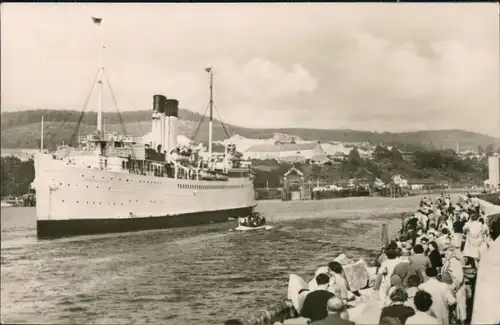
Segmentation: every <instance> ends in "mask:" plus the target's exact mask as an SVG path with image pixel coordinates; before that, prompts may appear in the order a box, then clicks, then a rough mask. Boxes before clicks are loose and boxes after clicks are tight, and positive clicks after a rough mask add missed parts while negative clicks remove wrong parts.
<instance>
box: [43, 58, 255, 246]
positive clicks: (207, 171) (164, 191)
mask: <svg viewBox="0 0 500 325" xmlns="http://www.w3.org/2000/svg"><path fill="white" fill-rule="evenodd" d="M207 72H209V74H210V121H209V123H210V128H209V130H210V132H209V148H208V152H206V153H205V155H203V152H199V151H198V150H197V149H196V148H195V147H186V146H184V147H179V146H178V145H177V133H178V122H179V120H178V111H179V109H178V107H179V106H178V105H179V102H178V101H177V100H175V99H167V98H166V97H165V96H163V95H155V96H153V110H152V120H151V121H152V141H151V142H150V143H148V144H143V143H140V139H138V138H133V137H127V136H125V135H122V134H117V133H113V134H105V133H104V132H102V131H103V128H102V84H103V80H104V79H103V73H104V69H103V68H102V67H101V68H100V69H99V72H98V73H99V76H100V77H99V78H98V79H99V81H98V82H97V83H98V84H99V85H100V87H101V88H100V91H101V94H100V96H99V98H100V103H99V110H98V117H97V131H96V132H95V133H94V134H90V135H87V136H85V137H81V138H80V139H79V145H78V147H68V146H62V147H59V148H58V150H57V151H56V152H53V153H48V152H44V151H43V150H42V151H41V152H39V153H37V154H36V155H35V175H36V177H35V182H34V186H35V187H36V202H37V207H36V210H37V211H36V212H37V234H38V236H39V237H60V236H71V235H83V234H96V233H110V232H127V231H136V230H147V229H162V228H169V227H175V226H185V225H194V224H200V223H209V222H217V221H227V220H228V218H230V217H234V218H237V217H244V216H247V215H248V214H250V213H251V212H252V210H253V208H254V206H255V199H254V188H253V181H252V174H251V171H250V166H249V164H248V163H246V162H245V161H242V160H241V154H240V153H238V152H237V151H236V147H235V146H234V145H228V146H227V147H226V150H225V153H223V154H214V153H213V152H212V106H213V99H212V84H213V82H212V80H213V71H212V69H211V68H209V69H207ZM42 125H43V123H42ZM42 134H43V131H42ZM42 143H43V138H42ZM42 147H43V144H42Z"/></svg>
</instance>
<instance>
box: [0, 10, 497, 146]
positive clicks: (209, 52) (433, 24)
mask: <svg viewBox="0 0 500 325" xmlns="http://www.w3.org/2000/svg"><path fill="white" fill-rule="evenodd" d="M92 16H95V17H101V18H103V21H102V24H101V25H96V24H94V23H93V22H92V20H91V17H92ZM499 26H500V24H499V13H498V5H497V4H495V3H480V4H477V3H476V4H474V3H426V4H415V3H414V4H403V3H392V4H384V3H363V4H361V3H358V4H356V3H348V4H347V3H344V4H343V3H297V4H292V3H271V4H263V3H260V4H259V3H249V4H241V3H240V4H237V3H232V4H223V3H215V4H201V3H199V4H140V3H137V4H131V3H127V4H125V3H122V4H74V3H73V4H71V3H65V4H49V3H9V4H5V3H3V4H2V5H1V39H2V42H1V65H2V66H1V93H2V96H1V97H2V98H1V101H2V103H1V104H2V111H14V110H25V109H35V108H47V109H75V110H78V111H81V110H82V109H83V108H84V103H85V99H86V97H87V96H88V94H89V90H90V86H91V84H92V80H93V78H94V75H95V73H96V70H97V69H98V67H99V61H100V58H101V55H100V53H101V51H100V47H101V46H100V44H101V39H102V40H103V41H104V44H105V47H106V48H105V50H104V55H103V60H104V65H105V71H106V76H107V77H108V80H109V81H110V84H111V87H112V90H113V93H114V95H115V97H116V100H117V103H118V105H117V106H116V105H114V104H113V101H112V96H111V94H110V92H109V91H108V90H107V89H105V93H104V111H116V109H118V110H120V111H128V110H142V109H151V107H152V97H153V95H155V94H163V95H165V96H167V97H168V98H175V99H177V100H179V102H180V106H181V107H182V108H187V109H189V110H192V111H195V112H199V113H204V112H205V109H206V107H207V104H208V100H209V92H208V82H209V81H208V80H209V79H208V74H207V73H206V72H205V68H206V67H208V66H212V67H213V71H214V100H215V105H216V107H217V112H218V114H219V115H220V116H221V117H222V120H223V121H224V122H226V123H232V124H236V125H240V126H247V127H262V128H265V127H309V128H325V129H339V128H341V129H358V130H372V131H394V132H399V131H415V130H429V129H465V130H470V131H475V132H481V133H485V134H489V135H493V136H500V105H499V98H500V95H499V94H500V81H499V80H500V79H499V71H500V67H499V55H500V53H499V48H500V45H499V40H500V36H499ZM97 106H98V105H97V92H96V91H95V92H93V93H92V96H91V99H90V102H89V104H88V106H87V109H88V110H97ZM216 117H217V115H216Z"/></svg>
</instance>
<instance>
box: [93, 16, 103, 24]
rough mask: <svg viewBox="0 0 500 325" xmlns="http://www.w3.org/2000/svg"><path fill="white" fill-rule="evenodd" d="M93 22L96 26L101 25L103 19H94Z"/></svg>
mask: <svg viewBox="0 0 500 325" xmlns="http://www.w3.org/2000/svg"><path fill="white" fill-rule="evenodd" d="M92 21H93V22H94V24H97V25H100V24H101V22H102V18H97V17H92Z"/></svg>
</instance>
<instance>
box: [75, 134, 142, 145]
mask: <svg viewBox="0 0 500 325" xmlns="http://www.w3.org/2000/svg"><path fill="white" fill-rule="evenodd" d="M98 140H99V139H98V138H97V136H95V135H93V134H89V135H86V136H79V137H78V142H79V143H84V142H87V141H98ZM103 140H104V141H123V142H141V141H142V137H133V136H128V135H120V134H118V135H117V134H106V135H105V136H104V139H103Z"/></svg>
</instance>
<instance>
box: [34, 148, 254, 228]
mask: <svg viewBox="0 0 500 325" xmlns="http://www.w3.org/2000/svg"><path fill="white" fill-rule="evenodd" d="M35 173H36V196H37V198H36V199H37V207H36V209H37V233H38V235H39V236H40V237H53V236H63V235H78V234H91V233H108V232H123V231H134V230H146V229H161V228H169V227H174V226H182V225H192V224H199V223H208V222H216V221H227V220H228V217H240V216H246V215H248V214H249V213H250V212H251V211H252V209H253V207H254V206H255V200H254V190H253V185H252V182H251V180H249V179H245V178H231V179H229V180H228V181H200V180H186V179H172V178H166V177H153V176H143V175H135V174H129V173H120V172H110V171H103V170H93V169H90V168H79V167H75V166H68V165H66V162H64V161H62V160H54V159H52V157H51V156H50V155H47V154H41V153H39V154H37V155H36V156H35Z"/></svg>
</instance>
